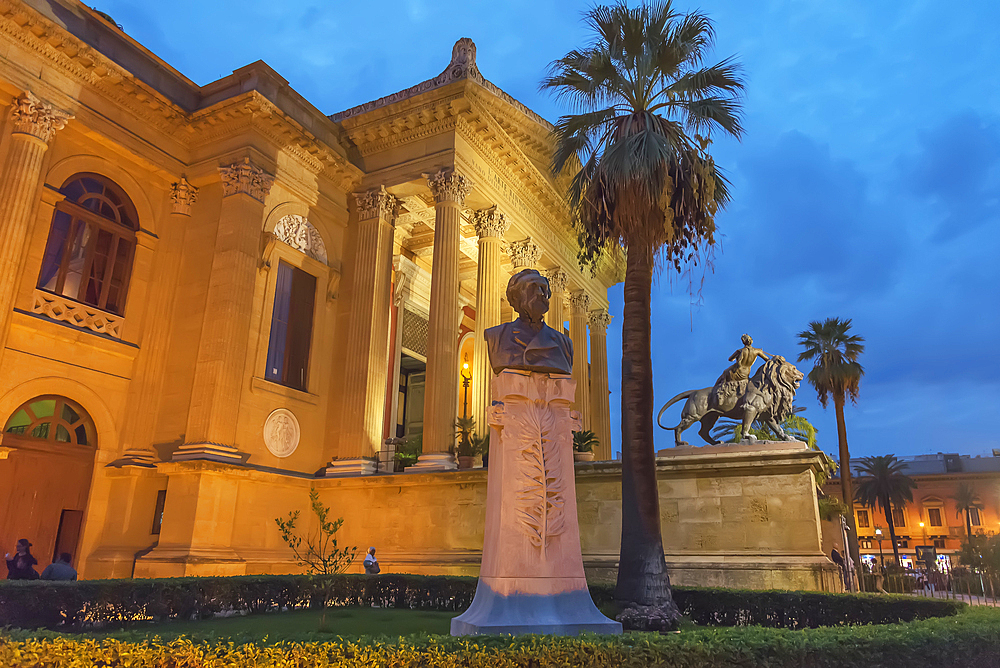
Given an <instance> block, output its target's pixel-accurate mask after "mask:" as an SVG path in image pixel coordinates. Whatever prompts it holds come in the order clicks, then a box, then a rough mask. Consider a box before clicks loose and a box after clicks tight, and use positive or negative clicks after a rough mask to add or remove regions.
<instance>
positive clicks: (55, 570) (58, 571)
mask: <svg viewBox="0 0 1000 668" xmlns="http://www.w3.org/2000/svg"><path fill="white" fill-rule="evenodd" d="M71 561H73V557H72V555H70V553H69V552H63V553H62V554H60V555H59V559H58V560H57V561H53V562H52V563H51V564H49V565H48V566H46V567H45V570H44V571H42V579H43V580H75V579H76V569H75V568H73V567H72V566H70V562H71Z"/></svg>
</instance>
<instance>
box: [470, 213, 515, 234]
mask: <svg viewBox="0 0 1000 668" xmlns="http://www.w3.org/2000/svg"><path fill="white" fill-rule="evenodd" d="M472 224H473V225H474V226H475V228H476V236H478V237H479V238H480V239H487V238H495V239H503V235H505V234H506V233H507V229H508V228H510V222H508V220H507V216H505V215H504V214H503V212H501V211H497V208H496V207H495V206H494V207H490V208H489V209H481V210H479V211H476V212H475V213H474V214H472Z"/></svg>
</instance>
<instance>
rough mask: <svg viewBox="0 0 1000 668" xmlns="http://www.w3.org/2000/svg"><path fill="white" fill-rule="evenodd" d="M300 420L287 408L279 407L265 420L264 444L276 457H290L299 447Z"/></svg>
mask: <svg viewBox="0 0 1000 668" xmlns="http://www.w3.org/2000/svg"><path fill="white" fill-rule="evenodd" d="M299 433H300V432H299V421H298V420H296V419H295V414H294V413H292V411H290V410H288V409H287V408H277V409H275V410H274V411H272V412H271V414H270V415H268V416H267V420H266V421H265V422H264V445H266V446H267V449H268V450H270V451H271V454H272V455H274V456H275V457H288V456H289V455H291V454H292V453H293V452H295V448H297V447H299Z"/></svg>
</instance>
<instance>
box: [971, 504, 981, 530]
mask: <svg viewBox="0 0 1000 668" xmlns="http://www.w3.org/2000/svg"><path fill="white" fill-rule="evenodd" d="M969 521H970V522H972V526H974V527H980V526H982V525H983V518H982V517H981V516H980V515H979V508H969Z"/></svg>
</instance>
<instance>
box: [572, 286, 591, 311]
mask: <svg viewBox="0 0 1000 668" xmlns="http://www.w3.org/2000/svg"><path fill="white" fill-rule="evenodd" d="M569 305H570V308H571V309H573V313H574V314H586V313H587V309H588V308H590V295H588V294H587V293H586V292H584V291H583V290H577V291H575V292H571V293H570V295H569Z"/></svg>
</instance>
